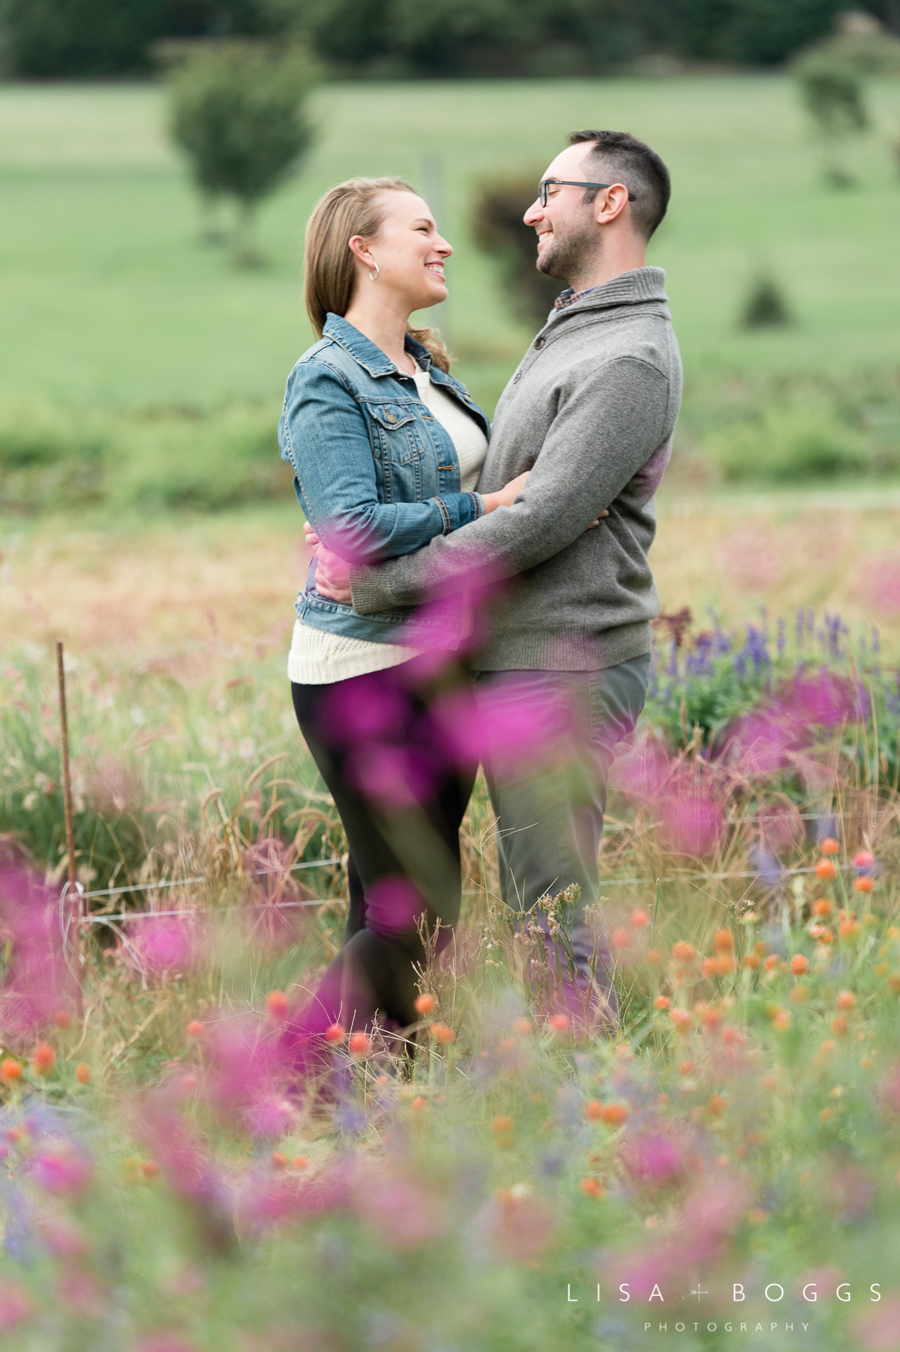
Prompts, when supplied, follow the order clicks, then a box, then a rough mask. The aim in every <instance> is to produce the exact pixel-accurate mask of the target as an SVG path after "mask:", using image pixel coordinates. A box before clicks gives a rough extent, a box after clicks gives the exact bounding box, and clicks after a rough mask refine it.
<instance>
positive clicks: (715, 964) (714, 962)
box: [700, 958, 719, 976]
mask: <svg viewBox="0 0 900 1352" xmlns="http://www.w3.org/2000/svg"><path fill="white" fill-rule="evenodd" d="M718 970H719V960H718V958H704V959H703V961H702V962H701V964H700V971H701V973H702V975H703V976H715V975H716V973H717V971H718Z"/></svg>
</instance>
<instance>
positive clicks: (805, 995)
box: [790, 981, 809, 1005]
mask: <svg viewBox="0 0 900 1352" xmlns="http://www.w3.org/2000/svg"><path fill="white" fill-rule="evenodd" d="M790 998H791V1000H792V1001H793V1002H794V1004H795V1005H802V1004H804V1003H805V1001H807V1000H808V999H809V987H808V986H804V985H802V983H801V982H799V981H798V982H797V985H796V986H795V987H794V989H793V990H792V991H791V995H790Z"/></svg>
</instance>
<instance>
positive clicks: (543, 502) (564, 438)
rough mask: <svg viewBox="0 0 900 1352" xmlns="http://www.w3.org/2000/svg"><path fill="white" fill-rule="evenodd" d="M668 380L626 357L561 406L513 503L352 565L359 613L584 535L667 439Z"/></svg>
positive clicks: (433, 593)
mask: <svg viewBox="0 0 900 1352" xmlns="http://www.w3.org/2000/svg"><path fill="white" fill-rule="evenodd" d="M668 406H669V387H668V381H667V380H666V378H665V376H664V375H662V374H661V372H659V371H658V370H657V369H656V367H654V366H651V365H649V364H648V363H647V362H644V361H642V360H640V359H639V358H636V357H621V358H617V359H616V360H615V361H613V362H610V363H608V364H607V365H606V366H603V367H601V368H599V369H598V370H597V371H596V372H595V373H594V374H593V376H592V377H591V379H589V380H585V381H582V382H581V383H580V384H579V385H578V387H577V388H576V389H575V390H574V391H572V393H571V394H570V395H569V396H568V398H566V399H565V401H564V402H562V403H561V404H560V408H559V411H558V413H557V416H556V417H555V418H554V420H553V423H552V424H551V426H550V429H549V431H548V433H547V436H546V437H545V438H544V443H543V445H542V447H541V450H540V453H539V455H538V458H537V460H536V462H535V465H534V468H533V470H532V472H531V477H530V478H529V480H528V483H527V484H526V486H525V488H524V489H523V490H522V492H521V493H520V494H519V495H518V497H517V499H516V501H515V503H514V505H513V506H512V507H501V508H500V509H499V510H498V511H496V512H493V513H492V514H491V515H490V516H485V517H481V518H480V519H479V520H478V521H475V522H473V523H472V524H471V525H468V526H465V527H463V528H462V529H461V530H458V531H454V533H453V534H452V535H447V536H444V537H442V538H439V539H435V540H432V541H431V543H430V544H429V545H428V546H427V548H425V549H421V550H419V551H418V552H417V553H415V554H408V555H406V556H405V557H404V558H402V559H392V560H390V561H388V562H386V563H383V564H380V565H379V566H377V567H352V568H351V569H350V585H351V590H352V595H353V605H354V608H355V609H356V610H357V611H358V613H359V614H361V615H370V614H374V613H376V612H378V611H380V610H390V609H393V608H394V607H398V606H411V605H416V604H417V603H418V602H420V601H423V600H425V599H429V598H431V597H437V596H445V595H448V594H450V593H452V592H457V591H464V590H466V588H467V586H469V585H470V584H471V576H472V571H473V569H475V568H477V569H478V571H479V572H481V571H482V570H489V572H490V575H491V576H492V577H494V578H500V577H511V576H512V575H514V574H515V573H522V572H525V571H527V569H529V568H534V567H535V566H536V565H537V564H539V563H543V562H544V560H545V559H549V558H552V557H553V555H554V554H558V553H559V552H560V550H562V549H565V548H566V547H567V546H568V545H570V544H572V542H573V541H574V540H577V539H578V537H579V536H580V535H582V534H583V533H584V532H585V531H586V530H588V529H589V527H590V526H591V525H592V523H593V522H594V521H596V519H597V517H598V516H599V515H600V513H601V512H602V511H603V510H604V508H606V507H608V506H609V505H610V503H611V502H613V501H614V500H615V498H616V497H618V495H619V493H621V491H622V489H623V488H624V487H625V485H626V484H627V483H628V482H629V481H630V480H631V479H632V478H633V477H634V475H635V474H636V473H637V472H638V470H639V469H641V467H642V466H643V465H644V464H646V462H647V460H649V458H650V456H651V455H652V454H653V453H654V451H655V450H656V449H657V448H658V446H659V444H660V442H661V441H662V440H663V435H664V429H665V423H666V415H667V411H668Z"/></svg>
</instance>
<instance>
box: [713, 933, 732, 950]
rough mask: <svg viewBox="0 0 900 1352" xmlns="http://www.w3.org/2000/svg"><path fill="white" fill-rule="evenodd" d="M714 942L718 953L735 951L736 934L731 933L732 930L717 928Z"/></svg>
mask: <svg viewBox="0 0 900 1352" xmlns="http://www.w3.org/2000/svg"><path fill="white" fill-rule="evenodd" d="M713 943H714V944H715V948H716V952H717V953H733V952H734V935H733V934H732V933H731V930H727V929H720V930H716V937H715V938H714V939H713Z"/></svg>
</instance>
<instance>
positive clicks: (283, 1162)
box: [272, 1150, 287, 1169]
mask: <svg viewBox="0 0 900 1352" xmlns="http://www.w3.org/2000/svg"><path fill="white" fill-rule="evenodd" d="M272 1163H273V1164H274V1165H275V1168H276V1169H286V1168H287V1155H282V1153H281V1151H280V1150H273V1151H272Z"/></svg>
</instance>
